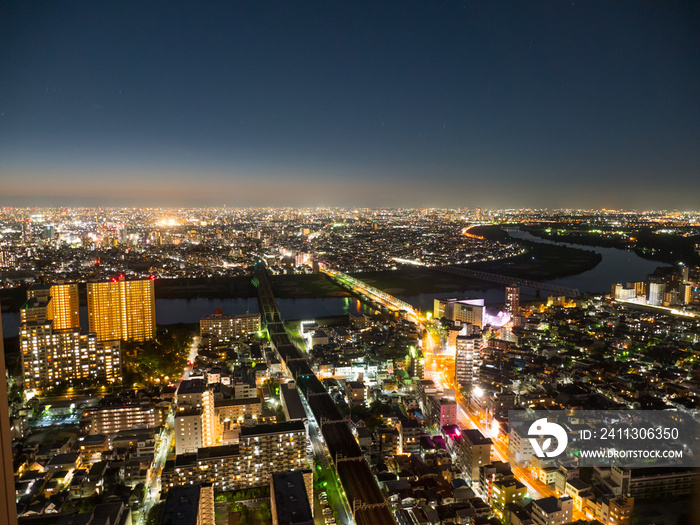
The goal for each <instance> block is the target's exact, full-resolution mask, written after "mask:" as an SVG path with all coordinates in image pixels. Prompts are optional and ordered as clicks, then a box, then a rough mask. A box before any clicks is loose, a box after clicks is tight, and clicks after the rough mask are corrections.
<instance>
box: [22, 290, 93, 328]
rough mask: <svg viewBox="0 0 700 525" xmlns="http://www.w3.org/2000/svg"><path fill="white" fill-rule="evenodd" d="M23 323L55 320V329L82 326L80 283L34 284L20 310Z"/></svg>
mask: <svg viewBox="0 0 700 525" xmlns="http://www.w3.org/2000/svg"><path fill="white" fill-rule="evenodd" d="M20 318H21V321H22V322H23V323H45V322H47V321H53V329H54V330H75V329H79V328H80V302H79V299H78V285H77V284H75V283H72V284H53V285H40V284H35V285H32V286H31V287H30V288H29V290H27V303H26V304H25V305H24V308H22V310H20Z"/></svg>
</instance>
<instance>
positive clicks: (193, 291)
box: [0, 228, 601, 312]
mask: <svg viewBox="0 0 700 525" xmlns="http://www.w3.org/2000/svg"><path fill="white" fill-rule="evenodd" d="M491 234H492V235H493V236H496V235H498V236H499V237H501V240H502V239H503V237H505V238H507V237H508V235H507V233H506V232H503V231H502V230H500V228H498V229H497V230H493V231H492V232H491ZM511 241H514V239H511ZM517 242H518V243H520V244H521V245H522V246H523V247H525V250H526V251H525V253H524V254H522V255H518V256H515V257H510V258H507V259H499V260H496V261H485V262H481V263H474V264H470V265H468V267H469V268H473V269H478V270H482V271H487V272H491V273H499V274H503V275H508V276H511V277H519V278H522V279H532V280H536V281H547V280H551V279H557V278H560V277H566V276H569V275H575V274H578V273H581V272H585V271H588V270H590V269H592V268H594V267H595V266H596V265H597V264H598V263H599V262H600V260H601V258H600V255H598V254H596V253H595V252H594V251H592V250H581V249H576V248H569V247H565V246H556V245H551V244H545V243H538V242H531V241H524V240H517ZM354 276H355V277H357V278H358V279H361V280H363V281H366V282H368V283H369V284H371V285H373V286H375V287H377V288H380V289H382V290H384V291H386V292H387V293H391V294H395V295H418V294H427V293H441V292H450V291H453V290H486V289H489V288H493V284H489V283H485V282H484V281H480V280H478V279H471V278H468V277H460V276H457V275H452V274H446V273H441V272H439V271H436V270H432V269H430V268H427V267H420V266H406V267H404V268H400V269H398V270H384V271H377V272H363V273H357V274H354ZM154 284H155V296H156V298H157V299H228V298H254V297H257V290H256V288H255V286H254V285H253V283H252V282H251V278H250V276H238V277H229V278H223V277H218V278H217V277H213V278H203V277H201V278H194V277H193V278H179V279H156V281H155V283H154ZM272 289H273V292H274V294H275V297H277V298H280V299H292V298H299V299H305V298H309V299H311V298H324V297H349V296H350V294H349V293H348V292H346V291H345V290H343V289H342V288H340V287H339V286H337V285H336V284H335V283H333V281H331V280H330V279H329V278H327V277H326V276H325V275H324V274H320V273H316V274H301V275H275V276H273V277H272ZM26 290H27V288H26V287H22V288H12V289H2V290H0V301H2V311H3V312H17V311H18V310H19V309H20V308H21V307H22V305H23V304H24V303H25V302H26V297H27V295H26ZM86 295H87V294H86V290H85V287H84V286H81V287H80V303H81V306H85V305H86V304H87V297H86Z"/></svg>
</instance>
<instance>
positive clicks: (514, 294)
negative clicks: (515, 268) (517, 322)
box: [506, 286, 520, 315]
mask: <svg viewBox="0 0 700 525" xmlns="http://www.w3.org/2000/svg"><path fill="white" fill-rule="evenodd" d="M506 312H508V313H509V314H510V315H520V287H519V286H506Z"/></svg>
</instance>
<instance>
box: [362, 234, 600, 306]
mask: <svg viewBox="0 0 700 525" xmlns="http://www.w3.org/2000/svg"><path fill="white" fill-rule="evenodd" d="M513 240H514V241H515V239H513ZM517 242H518V243H519V244H520V245H522V246H523V247H524V248H525V253H523V254H521V255H517V256H515V257H509V258H507V259H499V260H496V261H485V262H480V263H473V264H469V265H459V266H462V267H465V268H471V269H474V270H481V271H484V272H490V273H495V274H501V275H507V276H510V277H518V278H520V279H531V280H534V281H549V280H552V279H558V278H562V277H568V276H570V275H577V274H579V273H583V272H587V271H589V270H592V269H593V268H595V267H596V266H597V265H598V264H599V263H600V261H601V260H602V257H601V255H600V254H598V253H596V252H595V251H593V250H580V249H577V248H569V247H566V246H556V245H550V244H544V243H538V242H531V241H523V240H519V239H518V240H517ZM353 277H356V278H357V279H361V280H362V281H364V282H366V283H368V284H371V285H372V286H374V287H376V288H379V289H380V290H383V291H385V292H387V293H390V294H392V295H401V296H406V295H419V294H431V293H441V292H451V291H454V290H488V289H491V288H494V284H493V283H487V282H484V281H482V280H479V279H472V278H469V277H461V276H458V275H454V274H448V273H443V272H439V271H437V270H433V269H430V268H426V267H421V266H414V267H408V268H402V269H400V270H391V271H382V272H363V273H356V274H353Z"/></svg>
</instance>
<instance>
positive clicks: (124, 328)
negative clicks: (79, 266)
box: [87, 275, 156, 341]
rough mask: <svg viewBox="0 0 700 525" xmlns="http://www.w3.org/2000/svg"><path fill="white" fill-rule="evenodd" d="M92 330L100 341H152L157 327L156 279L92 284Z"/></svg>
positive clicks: (89, 288)
mask: <svg viewBox="0 0 700 525" xmlns="http://www.w3.org/2000/svg"><path fill="white" fill-rule="evenodd" d="M87 298H88V319H89V322H90V332H94V333H95V334H96V335H97V340H98V341H110V340H114V339H120V340H122V341H148V340H150V339H153V337H154V336H155V330H156V309H155V296H154V292H153V280H152V279H144V280H139V281H127V280H125V278H124V276H123V275H121V276H120V277H119V279H112V280H111V281H109V282H101V283H88V285H87Z"/></svg>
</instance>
